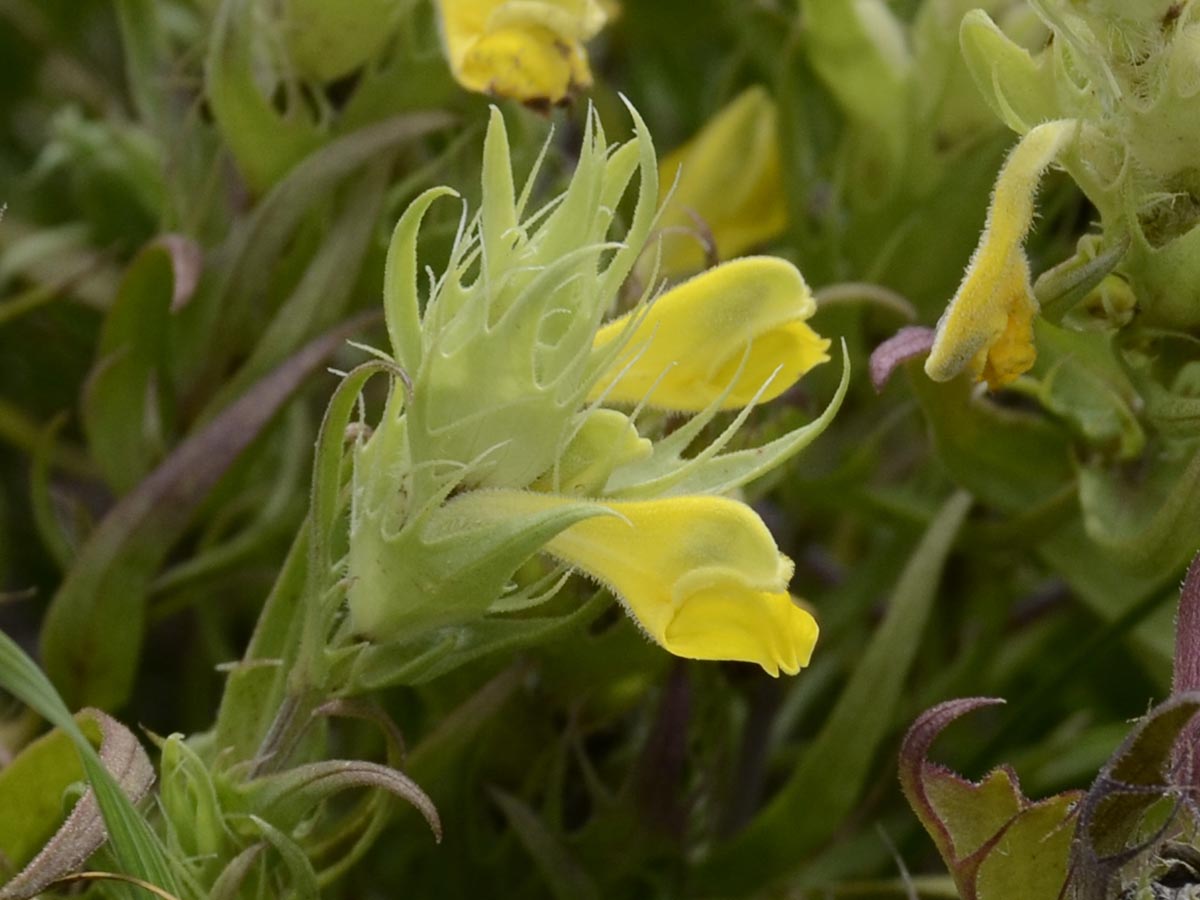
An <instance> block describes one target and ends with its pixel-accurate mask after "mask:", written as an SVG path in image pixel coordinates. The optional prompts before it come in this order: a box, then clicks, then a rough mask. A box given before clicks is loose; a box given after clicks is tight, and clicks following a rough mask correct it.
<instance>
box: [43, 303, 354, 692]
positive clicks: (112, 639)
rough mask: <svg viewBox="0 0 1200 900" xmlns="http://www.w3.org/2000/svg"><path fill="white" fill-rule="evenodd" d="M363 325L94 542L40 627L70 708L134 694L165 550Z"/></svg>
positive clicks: (235, 408) (250, 396) (194, 455)
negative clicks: (149, 597)
mask: <svg viewBox="0 0 1200 900" xmlns="http://www.w3.org/2000/svg"><path fill="white" fill-rule="evenodd" d="M359 325H360V321H352V322H351V323H349V324H348V325H345V326H342V327H341V328H339V329H337V330H335V331H333V332H331V333H330V334H327V335H325V336H324V337H322V338H318V339H317V340H315V341H313V342H311V343H310V344H308V345H307V346H306V347H305V348H304V349H302V350H301V351H300V352H298V353H297V354H296V355H295V356H293V357H292V358H291V359H289V360H288V361H287V362H286V363H284V364H283V365H281V366H280V367H279V368H277V369H276V370H275V371H273V372H272V373H271V374H270V375H268V376H266V377H265V378H263V379H262V380H261V381H259V382H258V383H257V384H255V385H254V386H253V387H252V388H251V389H250V390H249V391H247V392H246V394H245V395H243V396H242V397H241V398H240V399H239V400H237V402H235V403H233V404H231V405H230V406H229V408H228V409H226V410H225V411H224V412H223V413H221V415H220V416H218V417H217V418H216V419H215V420H213V421H212V422H210V423H208V424H207V425H206V426H204V427H203V428H202V429H201V430H200V431H198V432H197V433H196V434H194V435H193V436H191V437H190V438H188V439H187V440H186V441H185V442H184V443H182V444H181V445H180V446H179V447H177V448H176V449H175V451H174V452H172V453H171V455H170V456H169V457H167V459H165V460H164V461H163V462H162V463H161V464H160V465H159V466H158V468H156V469H155V470H154V471H153V472H152V473H151V474H150V475H149V476H148V477H147V478H145V479H144V480H143V481H142V482H141V484H139V485H138V487H137V488H136V489H134V490H133V491H131V492H130V493H129V494H127V495H126V496H125V497H124V498H123V499H122V500H121V501H120V502H119V503H117V505H116V506H114V507H113V508H112V509H111V510H110V511H109V513H108V514H107V515H106V516H105V517H104V519H103V521H101V522H100V524H99V526H97V528H96V530H95V531H94V532H92V534H91V535H90V536H89V537H88V540H87V542H86V543H85V544H84V545H83V546H82V547H81V548H80V550H79V554H78V556H77V557H76V559H75V563H74V565H73V566H72V567H71V569H70V571H69V572H68V573H67V576H66V579H65V580H64V581H63V584H62V585H61V587H60V588H59V590H58V593H57V594H55V596H54V599H53V600H52V602H51V604H50V608H49V610H48V611H47V614H46V620H45V623H44V625H43V630H42V652H43V658H44V660H45V663H46V668H47V670H48V671H49V672H50V674H51V677H52V678H53V679H54V680H55V682H56V684H58V685H59V687H60V689H61V690H62V691H63V692H64V694H65V695H66V696H67V698H68V699H69V700H70V701H71V702H74V703H79V704H91V705H94V706H99V707H101V708H105V707H107V708H112V707H114V706H117V705H119V704H120V703H121V702H122V701H123V700H124V699H125V698H126V697H127V696H128V694H129V691H130V688H131V687H132V683H133V677H134V673H135V672H136V670H137V664H138V658H139V656H140V650H141V642H142V632H143V630H144V627H145V603H146V590H147V588H148V586H149V584H150V582H151V579H152V578H153V576H154V574H155V572H156V571H157V570H158V567H159V566H160V565H161V563H162V560H163V558H164V557H165V555H166V553H167V552H168V550H169V549H170V548H171V546H172V545H173V544H174V543H175V542H176V541H177V540H178V538H179V536H180V535H181V534H182V533H183V531H184V530H185V529H186V528H187V526H188V524H189V522H190V520H191V517H192V514H193V513H194V511H195V510H196V508H197V507H198V506H199V505H200V503H201V502H202V501H203V500H204V498H205V497H207V496H208V493H209V491H210V490H211V489H212V487H213V486H214V485H215V484H216V483H217V481H218V480H219V479H220V477H221V476H222V475H223V474H224V473H225V471H226V470H227V469H228V467H229V466H230V465H231V464H232V463H233V461H234V460H235V459H237V458H238V456H239V455H240V454H241V453H242V452H243V451H244V450H245V449H246V447H248V446H249V445H250V444H251V442H252V441H253V440H254V438H255V437H256V436H257V435H258V434H259V433H260V432H261V431H262V429H263V428H264V427H266V425H267V423H268V422H270V421H271V419H272V418H273V417H274V415H275V413H276V412H277V411H278V410H279V408H280V407H281V406H282V405H283V404H284V403H285V402H286V401H287V400H288V398H290V397H291V396H292V394H293V393H294V392H295V391H296V389H297V388H298V387H299V386H300V385H301V384H302V383H303V381H304V380H305V379H306V378H307V377H308V375H310V374H311V373H312V372H313V371H315V370H316V369H317V368H318V367H319V366H320V365H321V364H322V363H323V362H324V361H325V360H326V359H327V358H328V357H329V355H330V354H331V353H333V352H334V351H335V350H336V349H337V348H338V347H340V346H341V345H342V342H343V341H344V340H345V338H346V337H347V336H348V335H349V334H351V333H353V332H354V331H355V330H356V329H357V328H358V327H359Z"/></svg>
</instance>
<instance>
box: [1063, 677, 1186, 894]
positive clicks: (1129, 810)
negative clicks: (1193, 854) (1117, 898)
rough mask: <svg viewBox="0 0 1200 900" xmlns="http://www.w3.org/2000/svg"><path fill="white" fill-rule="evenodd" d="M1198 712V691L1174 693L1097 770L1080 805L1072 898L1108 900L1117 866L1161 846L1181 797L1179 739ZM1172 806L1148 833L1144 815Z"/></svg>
mask: <svg viewBox="0 0 1200 900" xmlns="http://www.w3.org/2000/svg"><path fill="white" fill-rule="evenodd" d="M1197 712H1200V693H1196V692H1190V693H1183V694H1177V695H1175V696H1173V697H1171V698H1170V699H1169V700H1167V701H1165V702H1164V703H1160V704H1159V705H1158V706H1156V707H1154V709H1152V710H1150V712H1149V713H1147V714H1146V716H1145V717H1144V718H1143V719H1142V720H1141V721H1140V722H1139V723H1138V724H1137V725H1136V726H1135V727H1134V729H1133V731H1132V732H1130V734H1129V736H1128V737H1127V738H1126V739H1125V740H1124V741H1123V742H1122V743H1121V746H1119V747H1118V748H1117V749H1116V751H1115V752H1114V753H1113V755H1112V757H1111V758H1110V759H1109V761H1108V762H1107V763H1106V764H1105V765H1104V767H1103V768H1102V769H1101V770H1100V774H1099V775H1097V776H1096V780H1095V781H1094V782H1093V783H1092V786H1091V787H1090V788H1089V789H1088V791H1087V794H1086V795H1085V797H1084V798H1083V800H1082V801H1081V803H1080V804H1079V819H1078V823H1077V825H1076V830H1075V842H1074V846H1073V849H1072V860H1071V884H1072V888H1073V891H1074V894H1073V896H1074V897H1075V898H1076V900H1106V898H1107V897H1108V896H1109V893H1110V888H1111V886H1112V882H1113V880H1114V879H1115V878H1116V876H1117V874H1118V872H1119V871H1120V869H1121V867H1122V866H1124V865H1125V864H1126V863H1128V862H1129V861H1130V860H1132V859H1134V858H1136V857H1137V856H1139V855H1140V854H1142V853H1143V852H1145V851H1147V850H1149V849H1150V848H1151V847H1153V846H1155V845H1156V844H1158V843H1159V842H1160V840H1161V839H1162V838H1163V837H1164V835H1165V834H1166V830H1167V829H1168V828H1170V826H1171V825H1172V824H1173V819H1174V814H1175V812H1176V811H1177V808H1178V805H1179V803H1180V801H1181V799H1182V792H1181V790H1180V789H1179V787H1178V786H1177V784H1178V779H1179V775H1180V773H1179V772H1178V771H1176V762H1177V761H1178V760H1180V759H1181V758H1186V757H1187V756H1188V754H1186V753H1184V754H1181V753H1180V752H1179V751H1180V747H1179V743H1180V739H1181V736H1186V735H1188V734H1189V733H1190V729H1189V727H1188V726H1189V723H1191V722H1192V720H1193V718H1194V717H1195V715H1196V713H1197ZM1162 803H1170V804H1172V807H1173V808H1172V811H1171V813H1170V815H1168V816H1167V817H1165V819H1163V820H1162V821H1161V822H1160V824H1159V826H1158V827H1157V828H1154V829H1153V830H1152V831H1151V832H1150V833H1146V832H1147V825H1146V822H1147V813H1148V812H1150V811H1151V808H1152V807H1154V806H1156V805H1159V804H1162Z"/></svg>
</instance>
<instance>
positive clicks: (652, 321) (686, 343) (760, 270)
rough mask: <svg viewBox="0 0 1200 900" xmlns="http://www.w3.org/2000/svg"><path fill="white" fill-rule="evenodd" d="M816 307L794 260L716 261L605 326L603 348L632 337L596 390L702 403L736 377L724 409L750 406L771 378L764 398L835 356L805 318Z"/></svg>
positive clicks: (685, 405)
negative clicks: (646, 306)
mask: <svg viewBox="0 0 1200 900" xmlns="http://www.w3.org/2000/svg"><path fill="white" fill-rule="evenodd" d="M815 309H816V304H815V302H814V301H813V297H812V293H811V292H810V291H809V289H808V285H807V284H805V283H804V278H803V277H802V276H801V274H800V272H799V271H798V270H797V269H796V267H795V266H793V265H792V264H791V263H789V262H786V261H785V260H782V259H775V258H773V257H746V258H743V259H737V260H734V261H732V262H728V263H725V264H724V265H721V266H717V267H716V268H714V269H709V270H708V271H707V272H704V273H702V274H700V275H697V276H696V277H695V278H692V279H691V280H690V281H686V282H684V283H682V284H680V285H677V286H675V287H674V288H672V289H671V290H669V291H667V292H666V293H665V294H663V295H662V296H661V297H659V298H658V299H657V300H655V301H654V303H653V305H652V306H651V307H650V309H649V310H648V311H645V310H642V311H635V312H633V313H630V314H629V315H627V316H624V317H622V318H620V319H617V320H616V321H614V322H610V323H609V324H607V325H605V326H604V327H603V328H601V329H600V331H599V332H598V333H597V335H596V341H595V344H594V351H593V352H594V353H602V352H603V351H604V350H605V349H606V348H608V347H610V346H611V345H612V344H613V343H614V342H615V341H619V340H621V339H623V338H625V337H628V343H627V344H626V346H625V347H624V348H623V349H622V351H621V352H620V353H619V354H618V355H617V358H616V361H615V362H614V363H613V364H612V365H610V367H609V368H608V370H607V371H606V372H605V373H604V374H603V375H602V376H601V377H600V379H599V381H598V382H597V383H596V385H595V386H594V387H593V388H592V392H591V396H592V397H593V398H597V397H601V396H603V397H605V399H606V400H608V401H610V402H614V403H639V402H641V401H642V400H644V399H646V398H647V397H648V398H649V402H650V403H651V404H652V405H653V406H657V407H660V408H665V409H672V410H680V411H682V412H697V411H699V410H702V409H705V408H707V407H708V406H709V405H710V404H711V403H712V402H713V401H714V400H716V399H717V398H718V397H719V396H720V395H721V392H722V391H724V390H725V389H726V388H728V387H729V386H730V384H731V382H732V383H733V388H732V390H731V391H730V392H729V395H728V396H727V397H726V398H725V400H724V401H723V402H722V404H721V406H722V408H723V409H732V408H738V407H742V406H745V405H746V404H747V403H749V402H750V401H751V399H753V397H754V394H755V393H756V392H757V391H758V390H759V388H761V387H762V386H763V385H764V384H766V383H767V382H768V381H769V382H770V384H769V386H768V387H767V389H766V391H765V392H764V393H763V395H762V397H761V399H762V400H763V401H766V400H770V399H772V398H774V397H777V396H779V395H780V394H782V393H783V392H784V391H786V390H787V389H788V388H789V387H791V386H792V385H793V384H795V383H796V381H797V380H798V379H799V378H800V377H801V376H802V375H803V374H804V373H805V372H807V371H808V370H809V369H811V368H813V367H814V366H816V365H819V364H820V363H823V362H825V361H826V360H828V359H829V356H828V354H827V353H826V351H827V350H828V348H829V341H828V340H826V339H824V338H822V337H820V336H819V335H817V334H816V332H814V331H813V330H812V329H811V328H809V327H808V325H806V324H805V322H804V320H805V319H807V318H808V317H809V316H811V315H812V314H813V312H814V311H815ZM639 315H640V316H641V319H640V320H638V319H636V318H633V317H637V316H639ZM632 322H636V324H634V325H632V326H631V323H632ZM630 327H633V333H632V334H631V335H627V334H626V331H627V329H628V328H630ZM747 348H748V349H747ZM743 360H744V363H743ZM739 368H741V374H740V376H739V375H738V369H739ZM735 377H736V382H735V381H734V379H735Z"/></svg>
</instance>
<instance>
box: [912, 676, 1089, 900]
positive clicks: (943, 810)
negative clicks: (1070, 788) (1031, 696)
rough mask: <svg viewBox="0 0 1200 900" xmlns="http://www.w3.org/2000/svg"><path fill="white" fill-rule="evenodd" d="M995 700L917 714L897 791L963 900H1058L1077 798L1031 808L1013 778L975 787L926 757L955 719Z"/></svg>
mask: <svg viewBox="0 0 1200 900" xmlns="http://www.w3.org/2000/svg"><path fill="white" fill-rule="evenodd" d="M1002 702H1003V701H1000V700H993V699H990V698H979V697H977V698H970V699H963V700H950V701H948V702H946V703H941V704H939V705H937V706H935V707H933V708H932V709H930V710H927V711H926V712H925V713H923V714H922V715H921V716H920V717H919V718H918V719H917V721H916V722H915V723H914V724H913V726H912V728H910V729H909V732H908V734H907V735H906V736H905V738H904V744H903V746H902V748H901V750H900V785H901V787H902V788H903V790H904V796H905V798H906V799H907V800H908V802H909V805H910V806H911V807H912V809H913V812H915V813H916V814H917V818H918V819H920V820H921V824H922V825H923V826H924V827H925V830H926V832H928V834H929V836H930V837H931V838H933V841H934V843H935V844H936V845H937V848H938V852H939V853H941V855H942V859H943V861H944V862H945V863H946V867H947V868H948V869H949V870H950V873H951V875H952V876H953V877H954V881H955V884H956V885H957V886H958V889H959V893H960V895H961V897H962V898H963V900H1058V898H1059V896H1060V892H1061V890H1062V888H1063V883H1064V881H1065V880H1066V878H1067V863H1068V857H1069V854H1070V850H1071V841H1072V838H1073V835H1074V829H1073V828H1072V827H1071V822H1072V819H1073V817H1074V812H1075V804H1076V803H1077V802H1078V796H1079V795H1078V794H1077V793H1065V794H1059V795H1056V796H1054V797H1051V798H1049V799H1048V800H1044V801H1041V802H1038V803H1034V802H1031V801H1030V800H1027V799H1026V798H1025V796H1024V795H1023V794H1022V793H1021V789H1020V785H1019V784H1018V783H1017V778H1016V774H1015V773H1014V772H1013V771H1012V770H1011V769H1009V768H1007V767H1003V766H1002V767H1000V768H998V769H994V770H992V771H991V772H989V773H988V774H987V776H985V777H984V778H983V779H982V780H981V781H979V782H972V781H968V780H966V779H965V778H963V777H962V776H960V775H958V774H956V773H954V772H952V771H950V770H949V769H946V768H944V767H943V766H940V765H938V764H937V763H933V762H930V761H929V758H928V756H929V749H930V747H931V746H932V744H933V742H934V741H935V740H936V739H937V737H938V735H940V734H941V732H942V731H943V729H945V728H946V726H947V725H949V724H950V723H951V722H953V721H954V720H955V719H957V718H958V717H960V716H962V715H964V714H966V713H968V712H971V711H973V710H976V709H980V708H981V707H984V706H988V705H991V704H995V703H1002Z"/></svg>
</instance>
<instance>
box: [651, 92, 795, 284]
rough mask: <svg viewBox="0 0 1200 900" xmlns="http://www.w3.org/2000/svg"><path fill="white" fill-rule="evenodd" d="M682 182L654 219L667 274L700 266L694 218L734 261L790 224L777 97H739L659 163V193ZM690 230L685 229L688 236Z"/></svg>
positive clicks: (718, 248) (723, 255)
mask: <svg viewBox="0 0 1200 900" xmlns="http://www.w3.org/2000/svg"><path fill="white" fill-rule="evenodd" d="M676 175H678V177H679V183H678V184H677V185H676V186H675V192H674V194H672V195H671V197H670V201H669V203H667V205H666V206H665V207H664V209H663V212H662V214H661V217H660V219H659V225H660V228H661V229H662V231H663V256H662V268H663V272H664V273H665V274H667V275H675V274H684V273H687V272H695V271H697V270H699V269H702V268H703V267H704V265H705V262H706V254H705V251H704V248H703V246H702V245H701V243H700V242H699V241H698V240H697V239H696V237H695V236H693V234H694V233H695V232H696V230H697V228H698V227H699V226H698V224H697V222H696V217H699V219H700V221H701V222H702V223H703V225H704V226H705V227H707V229H708V230H709V232H711V236H712V239H713V241H714V243H715V244H716V247H715V251H716V257H717V259H722V260H723V259H731V258H733V257H735V256H739V255H741V254H742V253H745V252H746V251H747V250H750V249H753V248H754V247H756V246H758V245H759V244H762V243H763V242H765V241H768V240H770V239H771V238H773V237H775V236H776V235H779V234H781V233H782V232H783V230H784V229H785V228H786V227H787V204H786V202H785V200H784V192H783V169H782V164H781V161H780V153H779V124H778V113H777V111H776V108H775V102H774V101H773V100H772V99H771V97H770V95H769V94H767V92H766V91H765V90H763V88H761V87H752V88H749V89H748V90H746V91H744V92H743V93H741V94H739V95H738V96H737V97H736V98H735V99H734V100H733V101H732V102H731V103H729V105H727V106H726V107H724V108H723V109H722V110H721V111H720V112H719V113H717V115H716V116H715V117H714V118H713V119H712V120H711V121H710V122H709V123H708V124H707V125H705V127H704V128H703V129H702V130H701V131H700V133H699V134H697V135H696V136H695V137H694V138H692V139H691V140H690V141H688V142H687V143H686V144H684V145H683V146H682V147H680V148H679V149H677V150H675V151H674V152H672V153H671V154H670V155H668V156H667V157H665V158H664V159H663V161H662V163H661V164H660V165H659V184H660V185H661V190H662V196H661V197H660V202H662V201H665V200H666V199H667V193H668V191H670V189H671V186H672V185H674V184H675V178H676ZM689 232H690V233H689Z"/></svg>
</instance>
